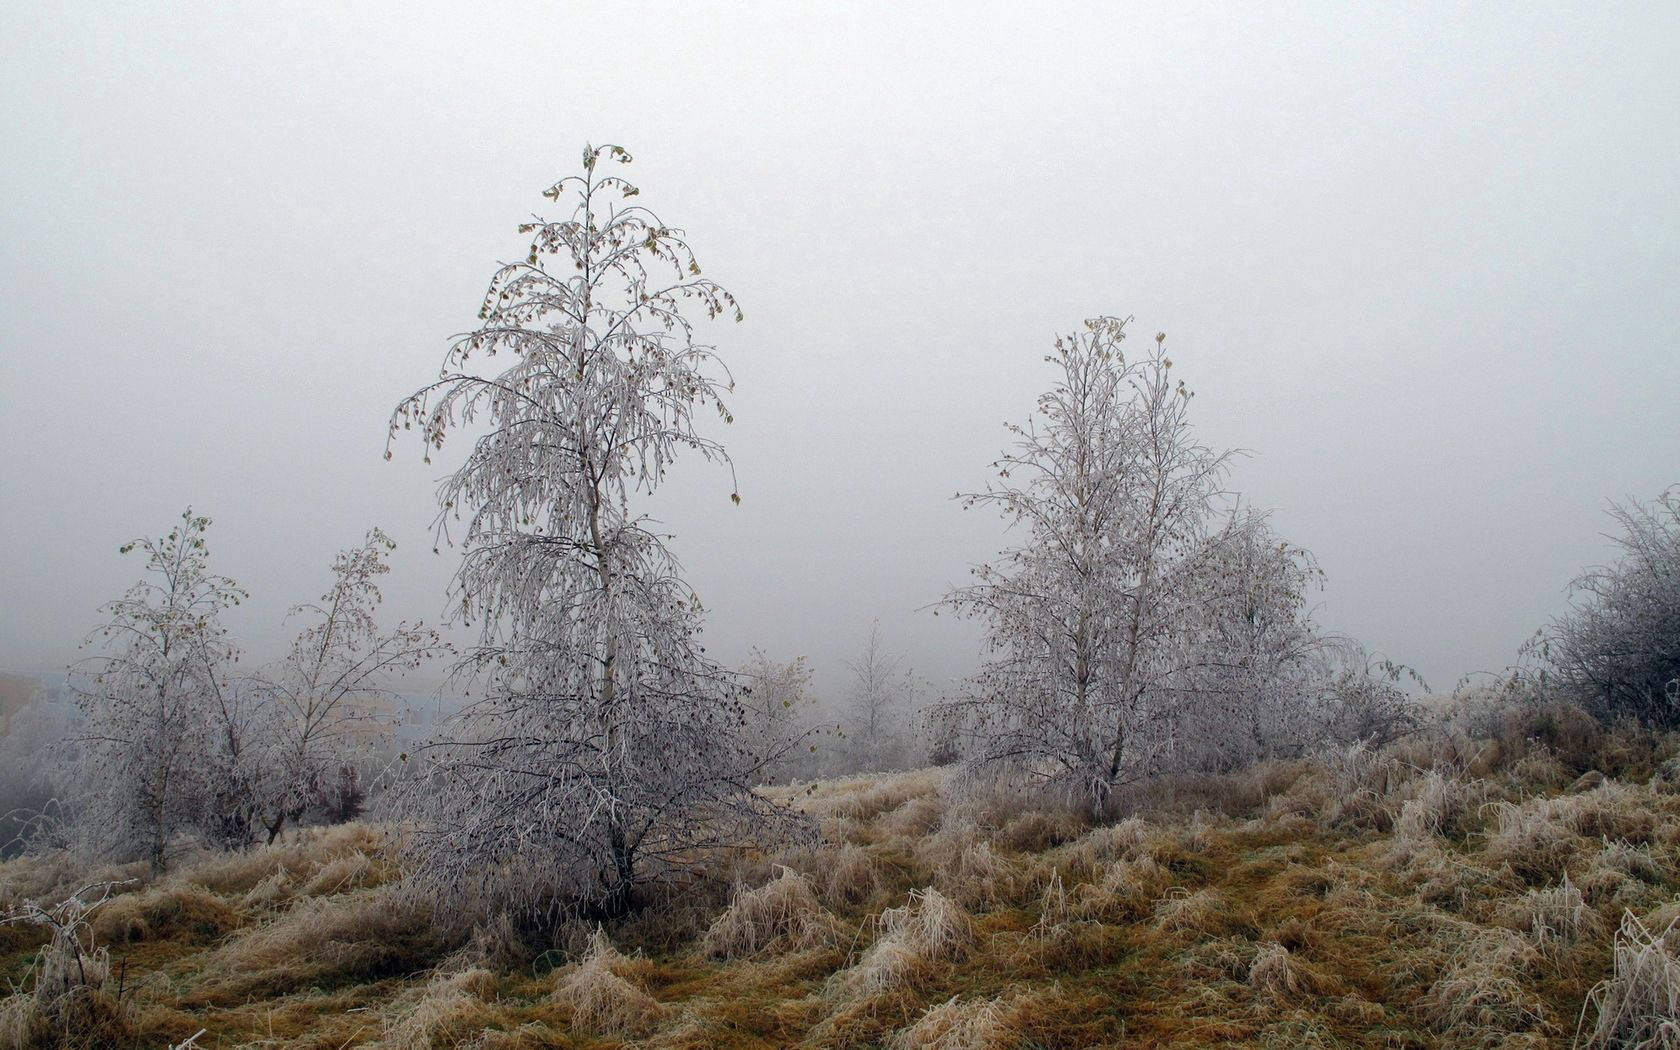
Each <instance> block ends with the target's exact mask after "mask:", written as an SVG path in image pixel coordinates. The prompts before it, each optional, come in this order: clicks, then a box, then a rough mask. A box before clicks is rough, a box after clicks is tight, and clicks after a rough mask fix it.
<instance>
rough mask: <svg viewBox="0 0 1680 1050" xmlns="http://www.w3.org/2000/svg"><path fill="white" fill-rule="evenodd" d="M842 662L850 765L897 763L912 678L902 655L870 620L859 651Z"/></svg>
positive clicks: (911, 699)
mask: <svg viewBox="0 0 1680 1050" xmlns="http://www.w3.org/2000/svg"><path fill="white" fill-rule="evenodd" d="M846 668H847V670H849V671H851V673H852V681H851V689H850V692H849V695H848V699H849V702H850V709H849V710H848V711H847V713H846V721H845V725H846V734H847V736H848V737H849V738H850V747H849V748H848V750H849V751H850V757H851V763H850V764H851V766H852V768H854V769H867V770H881V769H885V768H887V767H889V766H894V765H898V764H901V762H902V760H903V759H904V757H905V755H906V752H907V751H908V747H907V746H906V744H907V740H906V737H907V735H908V725H909V716H910V714H911V707H912V706H913V704H914V697H915V679H914V677H913V676H912V674H911V672H910V670H909V669H908V668H906V667H905V666H904V657H903V656H901V655H899V654H896V653H892V652H889V651H888V650H887V647H886V644H885V643H884V642H883V641H882V639H881V624H880V622H879V621H876V622H874V623H872V624H871V625H870V627H869V637H868V639H867V640H865V642H864V644H863V651H862V652H860V653H859V654H858V656H857V658H856V659H854V660H851V661H849V662H848V663H847V665H846Z"/></svg>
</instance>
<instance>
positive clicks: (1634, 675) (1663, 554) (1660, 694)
mask: <svg viewBox="0 0 1680 1050" xmlns="http://www.w3.org/2000/svg"><path fill="white" fill-rule="evenodd" d="M1611 515H1612V517H1614V518H1615V520H1616V523H1617V525H1619V526H1620V528H1621V531H1620V534H1619V535H1616V536H1612V537H1611V539H1612V540H1613V541H1614V542H1615V544H1616V546H1617V547H1618V548H1619V552H1620V553H1619V556H1618V558H1617V559H1616V560H1615V561H1614V562H1613V563H1611V564H1610V565H1608V566H1604V567H1601V568H1596V569H1592V570H1589V571H1588V572H1585V573H1582V574H1581V575H1580V576H1578V577H1576V578H1575V580H1574V582H1573V583H1572V584H1571V586H1570V591H1571V597H1572V600H1573V601H1572V604H1573V608H1572V609H1571V611H1570V612H1569V613H1567V614H1566V615H1564V616H1561V617H1559V618H1558V619H1556V620H1554V621H1553V622H1552V623H1551V625H1550V626H1549V627H1547V628H1546V629H1545V630H1544V631H1542V632H1541V633H1540V635H1539V636H1538V637H1537V638H1536V639H1535V641H1534V642H1532V643H1531V644H1530V646H1529V647H1528V650H1529V652H1530V654H1532V655H1535V656H1538V657H1539V658H1540V660H1541V661H1542V663H1543V665H1544V667H1545V668H1546V671H1547V679H1548V680H1549V682H1550V683H1551V684H1553V685H1555V686H1556V687H1557V688H1558V689H1560V690H1561V691H1562V693H1563V694H1564V695H1565V696H1566V697H1568V698H1569V699H1570V700H1573V701H1574V702H1576V703H1578V704H1580V705H1581V706H1582V707H1583V708H1585V709H1586V710H1587V711H1588V712H1590V713H1591V714H1593V715H1594V716H1595V717H1597V718H1599V719H1600V720H1602V721H1605V722H1610V721H1614V720H1615V719H1617V718H1623V717H1628V718H1634V719H1638V720H1639V721H1642V722H1645V723H1646V724H1648V725H1653V726H1657V727H1660V728H1664V729H1673V728H1676V727H1680V486H1676V487H1674V488H1670V489H1669V490H1668V491H1666V492H1664V493H1663V494H1662V495H1660V496H1658V497H1657V498H1656V500H1655V501H1654V502H1652V503H1649V504H1646V503H1641V502H1639V501H1638V500H1631V501H1629V502H1628V503H1627V505H1625V506H1623V505H1619V504H1618V505H1613V506H1612V507H1611Z"/></svg>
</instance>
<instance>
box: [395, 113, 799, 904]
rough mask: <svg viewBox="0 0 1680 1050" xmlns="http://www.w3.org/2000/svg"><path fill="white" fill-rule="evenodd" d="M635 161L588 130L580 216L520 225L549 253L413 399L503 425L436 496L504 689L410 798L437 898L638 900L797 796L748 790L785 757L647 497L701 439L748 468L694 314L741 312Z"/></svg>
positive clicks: (541, 254) (532, 255)
mask: <svg viewBox="0 0 1680 1050" xmlns="http://www.w3.org/2000/svg"><path fill="white" fill-rule="evenodd" d="M629 161H630V157H629V154H627V153H626V152H625V151H624V150H623V149H622V148H620V147H617V146H604V147H600V148H586V149H585V150H584V154H583V173H582V174H581V175H574V176H570V177H568V178H565V179H562V180H561V181H560V182H558V183H556V184H555V185H554V186H552V187H550V188H549V189H548V190H547V191H546V192H545V194H544V196H546V197H547V198H549V199H550V200H552V201H555V202H560V201H566V202H569V203H570V205H571V208H570V214H569V215H567V216H566V217H565V218H562V219H558V220H549V219H544V218H537V219H535V220H534V221H533V222H530V223H527V224H525V225H523V226H521V227H520V231H521V232H522V233H524V234H528V235H529V236H530V241H529V244H528V248H527V250H526V251H525V252H524V255H523V258H522V260H521V261H519V262H516V263H511V264H507V265H504V266H502V267H501V268H500V269H498V270H497V272H496V274H495V276H494V277H493V278H492V280H491V282H490V287H489V290H488V292H487V293H486V294H485V297H484V300H483V304H482V307H481V308H480V311H479V320H480V325H479V327H478V328H477V329H476V330H474V331H472V332H469V333H467V334H466V335H463V336H461V337H459V338H458V339H457V340H456V341H455V342H454V344H453V345H452V347H451V348H450V350H449V353H448V355H447V357H446V360H445V363H444V368H443V373H442V375H441V377H440V378H439V379H438V381H436V382H435V383H432V384H430V385H428V386H426V387H424V388H422V389H421V390H419V391H418V392H416V393H415V394H413V395H412V396H410V397H409V398H407V399H405V400H404V401H403V402H402V403H401V404H400V405H399V406H398V407H397V409H396V412H395V414H394V415H393V417H392V421H391V431H392V436H393V439H394V438H395V436H396V435H397V433H398V431H399V430H401V429H404V428H410V427H417V428H418V429H419V431H420V437H421V439H422V441H423V442H424V444H425V445H426V447H427V449H428V451H430V450H435V449H439V448H441V447H442V446H443V443H444V440H445V438H446V436H447V435H449V434H450V433H452V432H454V431H456V430H458V429H462V428H466V427H469V426H474V425H480V426H481V427H482V430H481V432H480V433H479V434H478V436H477V437H476V438H475V439H474V441H473V445H472V448H471V449H470V450H469V452H468V454H467V456H466V461H465V462H464V463H463V464H462V465H461V466H460V467H459V469H457V470H456V471H455V472H454V473H453V474H452V475H450V476H449V478H448V479H446V480H445V481H444V483H443V485H442V487H441V489H440V491H439V499H440V502H441V505H442V512H441V513H440V516H439V519H438V532H439V539H440V542H445V541H448V542H456V543H459V544H460V546H461V547H462V548H463V559H462V563H461V567H460V570H459V571H458V573H457V574H456V577H455V580H454V585H453V591H452V603H453V608H454V609H455V611H456V614H457V615H458V617H459V618H460V619H461V620H463V621H466V622H470V623H475V624H477V625H478V626H479V629H480V635H479V641H478V643H477V644H476V646H474V647H473V648H472V649H471V650H469V651H468V652H467V654H466V655H465V657H464V661H463V663H462V665H461V667H460V668H459V670H460V672H461V673H462V674H463V675H466V676H468V677H469V678H470V679H472V680H473V681H474V682H475V683H477V685H478V687H480V688H482V690H483V695H482V698H481V699H478V700H476V701H475V702H474V703H473V704H472V705H470V706H469V707H468V708H467V709H466V710H465V711H464V712H463V713H462V715H461V716H460V717H458V718H457V719H454V720H453V721H452V722H451V723H450V724H449V725H448V726H447V727H446V728H445V730H444V732H443V734H442V735H441V736H440V737H439V738H438V739H437V740H436V741H435V742H434V743H433V745H432V746H430V747H428V748H427V749H426V751H425V758H426V760H427V763H428V766H427V771H426V773H425V774H424V776H423V777H419V778H416V779H415V780H414V781H411V782H410V790H409V792H408V794H407V801H408V811H409V813H410V814H411V816H412V817H413V820H414V828H415V834H414V839H413V841H414V844H415V849H416V851H417V853H418V855H419V863H418V865H417V867H416V870H417V872H419V875H418V877H419V878H420V879H421V880H423V881H424V882H426V883H427V884H429V885H430V887H431V888H432V889H433V890H434V891H435V892H436V893H437V894H438V895H439V896H440V897H448V896H454V895H458V894H461V893H473V894H476V895H477V897H478V899H479V900H480V901H482V902H483V903H484V904H486V905H488V906H489V907H492V908H496V907H501V908H509V909H514V910H519V911H524V912H527V913H532V912H536V911H540V910H542V909H544V908H548V907H567V908H581V909H585V910H590V911H594V912H597V913H603V914H617V913H621V912H623V911H626V910H628V909H631V908H634V907H636V906H637V904H638V890H639V888H640V887H642V886H643V885H645V884H646V883H647V882H649V881H651V880H662V879H671V878H675V877H677V875H678V874H679V873H680V872H682V871H684V870H686V869H688V868H689V867H691V866H692V865H693V864H695V863H696V862H697V861H698V860H699V858H700V857H701V856H702V854H703V853H704V852H705V850H706V848H708V847H713V846H719V845H723V844H727V843H735V842H739V841H742V840H743V839H745V838H748V837H751V836H753V835H755V834H757V833H758V832H761V831H762V830H763V829H764V825H765V823H766V821H768V820H770V819H772V818H774V817H776V816H777V815H778V812H779V811H777V810H775V809H774V808H773V807H770V806H768V805H767V804H766V803H765V802H764V801H763V800H762V799H761V798H759V796H757V795H755V794H754V793H753V791H752V790H751V789H752V786H753V784H754V783H755V782H756V780H757V778H758V776H759V774H760V772H761V771H762V769H763V768H764V766H765V765H766V763H767V762H769V761H771V760H772V759H773V758H774V757H775V756H774V754H772V753H770V750H771V749H766V748H764V747H761V746H749V742H748V741H746V740H745V739H744V734H743V732H742V729H743V723H744V719H745V712H744V709H743V706H742V704H741V700H740V696H739V691H738V687H737V685H736V683H735V680H734V678H733V676H732V675H730V674H728V673H726V672H725V671H723V670H722V669H721V668H719V667H718V666H717V665H716V664H715V663H713V662H712V661H711V660H710V659H709V658H708V657H707V656H706V654H705V651H704V649H703V648H702V646H701V645H700V643H699V639H698V634H699V630H700V616H701V607H700V603H699V600H698V598H697V597H696V596H695V594H694V593H693V591H692V590H691V589H690V588H689V587H688V585H687V584H686V583H684V582H683V580H682V578H681V575H680V571H679V567H678V564H677V562H676V560H675V558H674V557H673V556H672V555H671V553H670V551H669V550H668V548H667V547H666V545H665V540H666V537H664V536H662V535H660V534H658V533H656V532H655V531H653V529H652V528H651V523H650V522H649V521H648V520H647V519H646V518H645V517H643V516H640V515H638V514H636V513H635V512H634V511H633V510H632V507H631V497H632V496H634V495H643V494H646V493H648V492H651V491H652V490H653V489H654V488H655V487H656V486H657V485H658V484H659V483H660V481H661V480H662V479H663V478H664V476H665V472H666V470H667V468H668V467H669V466H670V464H671V462H672V461H673V459H674V458H675V457H676V456H677V455H678V454H679V453H690V454H695V455H698V456H700V457H701V458H703V459H707V460H714V461H720V462H723V463H725V464H727V463H728V457H727V455H726V454H725V452H724V449H723V447H722V446H721V445H720V444H719V443H718V442H717V441H715V440H714V439H712V438H710V437H707V436H706V435H705V434H704V433H703V432H702V430H701V429H700V425H699V420H698V419H697V418H696V414H697V412H701V411H710V412H715V413H716V414H717V415H718V416H719V417H720V418H721V419H723V420H724V421H726V422H727V421H728V420H729V419H730V416H729V412H728V409H727V408H726V407H725V404H724V396H725V395H726V393H727V392H728V390H729V388H730V386H731V385H732V384H731V380H730V378H729V373H728V371H727V370H726V369H725V368H724V366H723V365H722V363H721V362H720V361H719V359H718V357H717V355H716V353H715V352H714V349H713V348H712V347H711V346H709V345H706V344H704V343H700V342H697V341H696V339H695V331H694V325H693V320H692V319H691V315H692V314H693V313H695V312H696V311H697V312H698V313H700V314H703V315H704V316H706V317H710V318H715V317H719V316H733V317H735V318H736V319H737V320H739V319H740V310H739V308H738V307H737V306H736V304H735V300H734V298H733V297H732V296H731V295H730V294H729V293H728V292H727V291H725V290H724V289H723V288H722V287H721V286H719V285H718V284H716V283H715V282H713V281H712V280H711V279H709V278H707V277H704V276H702V275H701V272H700V267H699V264H698V263H697V262H696V261H695V258H694V255H693V253H692V252H691V251H690V249H689V247H688V244H687V243H686V241H685V240H684V239H683V235H682V233H681V231H679V230H676V229H673V228H671V227H670V226H667V225H666V224H665V223H664V222H663V221H662V220H661V219H659V218H658V217H657V216H656V215H655V214H654V213H653V212H651V211H649V210H647V209H646V208H644V207H641V206H639V205H636V204H633V203H630V200H631V198H633V197H635V196H636V195H637V190H636V188H635V187H634V186H632V185H631V184H630V183H629V182H627V181H626V180H625V179H624V178H623V177H622V176H621V175H619V174H617V173H616V171H615V170H613V169H616V168H617V166H619V165H623V164H627V163H629ZM498 355H505V356H506V358H508V359H510V360H508V363H507V364H506V366H505V367H501V368H499V369H498V368H497V367H496V361H495V359H496V358H497V356H498ZM388 454H389V452H387V455H388ZM731 495H732V498H734V499H735V500H736V501H737V502H738V501H739V496H737V495H735V494H734V493H733V492H732V493H731Z"/></svg>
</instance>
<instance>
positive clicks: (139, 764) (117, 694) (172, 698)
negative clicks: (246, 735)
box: [73, 509, 245, 871]
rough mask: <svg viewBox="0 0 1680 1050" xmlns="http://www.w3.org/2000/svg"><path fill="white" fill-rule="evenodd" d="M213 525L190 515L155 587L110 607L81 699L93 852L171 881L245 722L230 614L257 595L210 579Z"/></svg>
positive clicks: (156, 543) (83, 799) (162, 551)
mask: <svg viewBox="0 0 1680 1050" xmlns="http://www.w3.org/2000/svg"><path fill="white" fill-rule="evenodd" d="M209 526H210V519H209V518H207V517H204V516H202V515H196V514H194V513H193V512H192V511H191V510H190V509H189V510H188V511H187V512H186V513H185V514H183V515H182V516H181V520H180V522H179V523H178V524H177V525H176V526H175V527H174V528H172V529H170V531H169V534H168V535H166V536H164V537H163V538H162V539H159V540H151V539H137V540H134V541H132V542H130V543H128V544H125V545H124V546H123V548H122V550H123V552H124V553H128V552H129V551H131V550H134V549H135V548H139V549H140V550H141V551H143V552H144V553H145V555H146V567H145V571H146V576H145V578H143V579H142V580H141V581H140V582H138V583H136V584H135V585H134V587H133V588H131V589H130V590H129V591H128V593H127V594H125V595H124V596H123V597H121V598H119V599H117V600H116V601H114V602H111V603H110V604H108V605H106V606H104V607H103V609H102V610H101V611H102V612H103V613H105V615H106V617H107V619H106V621H105V622H104V623H103V624H101V625H100V626H99V627H97V628H96V629H95V630H94V631H93V633H92V634H90V635H89V643H90V644H94V643H96V644H99V645H101V646H102V647H103V648H104V650H105V653H104V655H102V656H97V657H93V658H90V659H89V660H88V661H87V666H86V668H85V671H86V673H87V675H88V676H89V677H88V678H87V679H86V680H85V681H83V683H82V684H81V685H79V686H78V687H77V690H76V695H75V699H76V704H77V707H78V708H79V710H80V714H81V719H82V721H81V726H80V729H79V732H78V733H77V735H76V739H75V741H74V749H73V758H74V765H75V769H74V781H75V785H76V790H75V806H74V808H75V813H76V817H77V820H78V821H79V822H80V825H81V828H82V829H83V832H84V833H85V835H86V836H87V837H89V838H90V839H91V840H92V842H93V843H94V844H95V845H96V846H98V847H101V848H103V849H105V850H108V851H110V852H112V853H115V854H117V855H119V856H134V857H142V858H145V859H146V860H148V861H150V863H151V866H152V870H153V871H161V870H162V869H163V867H164V864H165V862H166V859H167V855H166V854H167V850H168V847H169V842H170V839H171V838H172V837H173V836H174V834H175V833H176V832H177V831H181V830H185V829H187V828H189V827H193V826H196V825H198V824H199V823H201V822H202V820H203V819H204V817H205V814H206V812H207V806H206V801H207V800H208V799H213V798H214V797H215V795H216V793H217V792H218V790H219V789H220V788H221V786H222V783H221V779H220V777H219V773H221V772H222V768H223V761H222V757H221V756H222V746H223V740H222V739H220V738H219V737H218V730H219V729H225V728H226V725H227V724H228V723H229V722H233V721H237V718H238V716H237V715H236V714H235V713H233V712H234V708H233V705H234V704H235V703H236V700H235V698H234V690H233V689H232V688H231V686H230V682H229V678H230V675H229V669H230V666H231V664H232V663H233V661H234V659H235V658H236V656H237V650H236V649H235V648H234V646H233V644H232V643H231V642H230V641H229V640H228V637H227V631H226V629H225V628H224V627H223V626H222V623H221V617H222V613H223V612H224V611H225V610H226V609H227V608H228V607H229V606H230V605H237V604H239V602H240V601H241V600H242V599H243V598H244V597H245V592H244V591H243V590H241V589H240V588H239V586H238V585H237V584H235V583H234V582H233V581H232V580H230V579H228V578H227V577H225V576H218V575H216V574H215V573H212V572H211V571H210V554H209V550H208V548H207V547H206V546H205V540H204V537H205V532H206V530H207V529H208V528H209Z"/></svg>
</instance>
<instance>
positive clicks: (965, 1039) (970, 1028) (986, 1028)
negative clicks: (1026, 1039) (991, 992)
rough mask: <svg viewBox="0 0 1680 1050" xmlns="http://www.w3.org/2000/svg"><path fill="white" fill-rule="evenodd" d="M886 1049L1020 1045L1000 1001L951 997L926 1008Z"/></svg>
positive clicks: (993, 1049) (996, 1049) (978, 1049)
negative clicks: (966, 999) (963, 999)
mask: <svg viewBox="0 0 1680 1050" xmlns="http://www.w3.org/2000/svg"><path fill="white" fill-rule="evenodd" d="M887 1045H888V1046H890V1047H891V1048H892V1050H1008V1048H1012V1047H1018V1046H1020V1045H1021V1036H1020V1033H1018V1032H1017V1031H1016V1030H1015V1026H1014V1025H1013V1024H1012V1023H1011V1022H1010V1010H1009V1008H1008V1007H1007V1006H1005V1005H1004V1002H1003V1000H1002V999H1001V998H998V999H970V1000H968V1001H967V1002H963V1001H962V1000H960V999H958V998H957V997H956V996H952V997H951V998H950V999H948V1000H946V1001H945V1002H943V1003H939V1004H937V1005H935V1006H930V1007H928V1009H927V1011H926V1012H924V1013H923V1014H922V1016H921V1017H919V1018H917V1019H916V1023H915V1024H913V1025H911V1026H910V1027H908V1028H906V1029H904V1030H903V1031H901V1032H899V1033H898V1034H897V1035H895V1036H893V1038H892V1041H891V1042H890V1043H888V1044H887Z"/></svg>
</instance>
